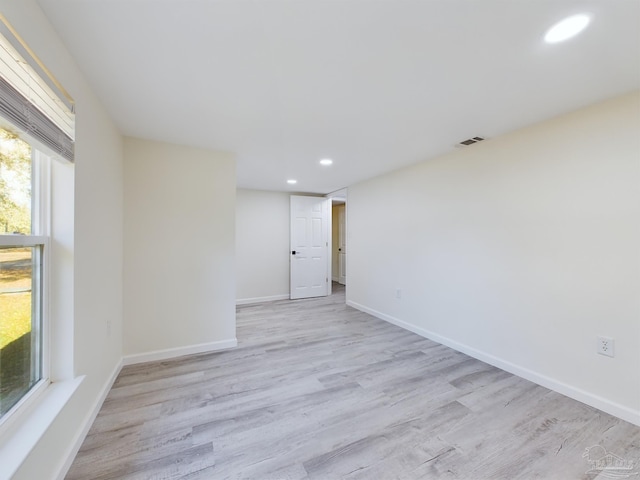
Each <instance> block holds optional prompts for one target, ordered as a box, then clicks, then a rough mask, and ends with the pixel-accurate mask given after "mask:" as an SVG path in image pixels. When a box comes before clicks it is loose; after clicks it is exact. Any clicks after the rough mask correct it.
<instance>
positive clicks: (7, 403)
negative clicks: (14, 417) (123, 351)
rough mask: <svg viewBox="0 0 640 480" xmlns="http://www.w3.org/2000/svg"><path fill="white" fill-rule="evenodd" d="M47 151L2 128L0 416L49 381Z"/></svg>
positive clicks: (0, 417)
mask: <svg viewBox="0 0 640 480" xmlns="http://www.w3.org/2000/svg"><path fill="white" fill-rule="evenodd" d="M45 171H46V157H45V156H44V155H42V154H41V153H39V152H38V151H37V149H35V148H33V147H32V146H31V145H30V144H29V143H28V142H27V141H25V140H24V139H22V138H20V136H19V135H17V134H15V133H13V132H12V131H11V130H9V129H7V128H0V420H2V417H4V416H5V415H6V414H7V413H8V412H10V411H11V410H12V409H13V408H14V407H16V406H18V405H19V403H20V402H21V401H22V400H23V399H24V398H25V397H26V396H27V395H28V394H29V392H31V391H32V390H33V389H35V388H36V387H38V386H40V385H44V384H46V383H47V381H48V379H47V371H46V363H47V362H46V349H45V346H46V335H45V332H46V328H45V327H46V319H45V317H44V312H45V311H46V310H45V309H44V308H43V298H44V295H43V294H44V288H45V283H44V273H45V269H44V265H45V262H44V260H45V255H46V254H47V251H46V250H47V234H48V232H47V223H48V222H47V221H46V219H47V217H48V208H47V205H46V202H44V198H43V195H42V193H43V192H44V191H46V190H47V189H48V188H47V187H48V185H45V184H44V183H45V181H46V179H45V178H44V177H45V175H44V173H45Z"/></svg>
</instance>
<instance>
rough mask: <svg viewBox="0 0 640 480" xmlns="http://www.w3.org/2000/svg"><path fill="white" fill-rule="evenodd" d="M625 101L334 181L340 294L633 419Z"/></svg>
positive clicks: (633, 134)
mask: <svg viewBox="0 0 640 480" xmlns="http://www.w3.org/2000/svg"><path fill="white" fill-rule="evenodd" d="M639 106H640V95H639V94H638V92H635V93H633V94H630V95H626V96H623V97H620V98H615V99H612V100H610V101H607V102H604V103H601V104H598V105H594V106H591V107H588V108H585V109H583V110H580V111H577V112H574V113H572V114H569V115H566V116H562V117H559V118H556V119H553V120H550V121H547V122H544V123H541V124H538V125H534V126H531V127H529V128H525V129H523V130H520V131H516V132H514V133H512V134H509V135H505V136H503V137H500V138H496V139H493V140H488V141H486V142H484V143H481V144H478V145H474V146H472V147H468V148H467V149H464V150H456V151H454V152H452V153H450V154H448V155H445V156H443V157H440V158H437V159H434V160H431V161H428V162H424V163H421V164H419V165H416V166H413V167H410V168H407V169H403V170H400V171H397V172H395V173H391V174H388V175H384V176H381V177H378V178H375V179H373V180H370V181H366V182H363V183H360V184H357V185H354V186H350V187H349V252H350V253H349V259H348V271H349V290H348V292H347V293H348V302H349V303H350V304H352V305H354V306H357V307H359V308H362V309H364V310H366V311H369V312H372V313H374V314H377V315H378V316H380V317H381V318H386V319H387V320H390V321H393V322H396V323H399V324H402V325H403V326H405V327H407V328H410V329H412V330H414V331H417V332H420V333H422V334H423V335H426V336H429V337H432V338H434V339H436V340H439V341H441V342H443V343H446V344H449V345H451V346H454V347H455V348H458V349H461V350H463V351H466V352H468V353H471V354H472V355H474V356H476V357H478V358H481V359H483V360H486V361H488V362H489V363H494V364H495V365H498V366H500V367H502V368H505V369H507V370H511V371H513V372H516V373H518V374H520V375H522V376H525V377H527V378H530V379H533V380H534V381H537V382H539V383H542V384H544V385H546V386H550V387H552V388H555V389H557V390H558V391H561V392H562V393H565V394H568V395H570V396H573V397H574V398H577V399H579V400H582V401H584V402H586V403H590V404H591V405H594V406H596V407H599V408H602V409H603V410H607V411H609V412H611V413H614V414H616V415H618V416H621V417H623V418H626V419H627V420H631V421H633V422H635V423H640V302H638V292H640V269H639V265H640V262H639V260H640V254H639V253H640V250H639V249H640V222H639V221H638V219H640V208H639V207H640V189H639V188H638V186H639V185H640V161H639V160H640V141H639V133H638V132H640V109H639ZM396 289H401V290H402V293H401V299H396ZM598 335H605V336H610V337H613V338H614V339H615V347H616V357H615V358H608V357H605V356H602V355H597V354H596V337H597V336H598Z"/></svg>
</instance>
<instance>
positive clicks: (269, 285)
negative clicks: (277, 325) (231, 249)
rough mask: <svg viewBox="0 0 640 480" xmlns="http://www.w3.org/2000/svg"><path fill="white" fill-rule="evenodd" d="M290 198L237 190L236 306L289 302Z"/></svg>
mask: <svg viewBox="0 0 640 480" xmlns="http://www.w3.org/2000/svg"><path fill="white" fill-rule="evenodd" d="M289 196H290V195H289V194H288V193H284V192H267V191H261V190H246V189H238V191H237V203H236V253H237V262H236V272H237V291H236V298H237V299H238V303H251V302H258V301H268V300H275V299H279V298H289V261H290V260H289V243H290V239H289Z"/></svg>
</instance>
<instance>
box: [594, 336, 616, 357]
mask: <svg viewBox="0 0 640 480" xmlns="http://www.w3.org/2000/svg"><path fill="white" fill-rule="evenodd" d="M597 352H598V353H599V354H600V355H606V356H607V357H613V356H615V342H614V341H613V338H611V337H598V349H597Z"/></svg>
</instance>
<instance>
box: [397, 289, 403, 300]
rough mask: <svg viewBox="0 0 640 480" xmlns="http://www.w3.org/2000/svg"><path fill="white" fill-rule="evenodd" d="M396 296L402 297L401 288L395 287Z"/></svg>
mask: <svg viewBox="0 0 640 480" xmlns="http://www.w3.org/2000/svg"><path fill="white" fill-rule="evenodd" d="M396 298H397V299H398V300H400V299H401V298H402V290H400V289H399V288H396Z"/></svg>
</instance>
